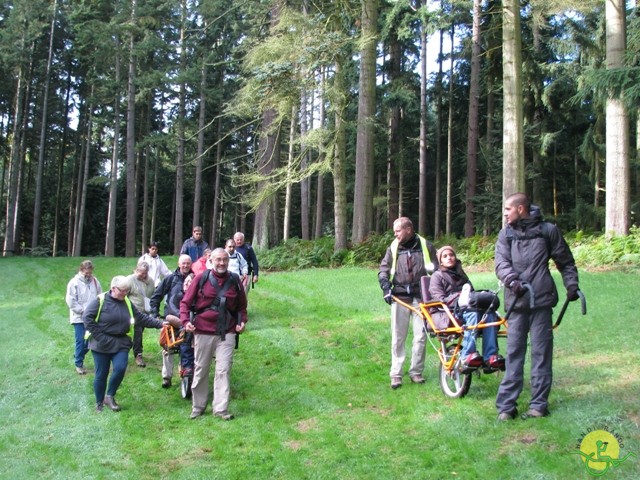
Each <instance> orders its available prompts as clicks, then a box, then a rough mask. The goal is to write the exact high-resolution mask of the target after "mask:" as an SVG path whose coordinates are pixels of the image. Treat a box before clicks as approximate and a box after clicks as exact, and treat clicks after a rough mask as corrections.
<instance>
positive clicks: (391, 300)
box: [383, 288, 393, 305]
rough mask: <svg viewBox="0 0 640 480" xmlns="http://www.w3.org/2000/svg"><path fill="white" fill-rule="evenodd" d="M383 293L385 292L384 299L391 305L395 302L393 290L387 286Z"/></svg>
mask: <svg viewBox="0 0 640 480" xmlns="http://www.w3.org/2000/svg"><path fill="white" fill-rule="evenodd" d="M383 293H384V301H385V302H387V303H388V304H389V305H391V304H392V303H393V298H392V297H391V290H389V289H388V288H387V289H385V290H383Z"/></svg>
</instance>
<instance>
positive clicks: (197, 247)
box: [180, 237, 209, 262]
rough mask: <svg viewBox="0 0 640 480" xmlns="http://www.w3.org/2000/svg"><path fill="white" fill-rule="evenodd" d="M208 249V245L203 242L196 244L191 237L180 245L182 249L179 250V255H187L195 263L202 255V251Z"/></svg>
mask: <svg viewBox="0 0 640 480" xmlns="http://www.w3.org/2000/svg"><path fill="white" fill-rule="evenodd" d="M207 248H209V244H208V243H207V242H205V241H204V240H200V241H199V242H196V241H195V240H194V239H193V237H189V238H187V239H186V240H185V241H184V243H183V244H182V248H181V249H180V255H183V254H185V253H186V254H187V255H189V256H190V257H191V261H192V262H195V261H196V260H198V259H199V258H200V257H201V256H202V255H204V251H205V250H206V249H207Z"/></svg>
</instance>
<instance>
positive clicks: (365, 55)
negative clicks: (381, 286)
mask: <svg viewBox="0 0 640 480" xmlns="http://www.w3.org/2000/svg"><path fill="white" fill-rule="evenodd" d="M361 5H362V34H361V38H362V49H361V50H360V81H359V88H358V127H357V134H356V173H355V186H354V196H353V231H352V234H351V240H352V241H353V243H360V242H362V241H363V240H364V239H365V237H366V236H367V235H368V234H369V233H370V231H371V226H372V224H373V180H374V172H373V167H374V135H375V128H374V122H375V114H376V45H377V38H378V29H377V22H378V0H362V1H361Z"/></svg>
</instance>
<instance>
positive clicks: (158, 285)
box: [66, 193, 579, 421]
mask: <svg viewBox="0 0 640 480" xmlns="http://www.w3.org/2000/svg"><path fill="white" fill-rule="evenodd" d="M504 219H505V227H504V228H503V229H502V230H501V231H500V233H499V235H498V239H497V242H496V246H495V272H496V275H497V277H498V279H499V280H500V281H501V282H502V283H503V284H504V285H505V287H506V289H505V295H504V300H505V308H506V309H507V310H509V311H510V312H511V314H510V316H509V319H508V334H507V348H506V353H505V357H503V356H502V355H500V353H499V352H498V343H497V329H496V328H495V327H488V328H484V329H482V330H483V333H482V337H483V339H482V347H483V348H482V355H479V354H478V353H477V351H476V345H475V343H476V342H475V340H476V335H475V334H473V333H472V331H471V330H466V331H465V334H464V337H463V343H462V354H461V359H462V361H461V362H460V365H459V367H458V368H460V369H462V370H461V371H463V372H464V373H468V372H469V371H472V370H473V369H476V368H479V367H484V368H486V369H489V371H496V370H504V371H505V373H504V377H503V378H502V381H501V383H500V386H499V388H498V394H497V398H496V408H497V411H498V420H500V421H504V420H511V419H514V418H516V416H517V414H518V410H517V401H518V398H519V396H520V394H521V392H522V390H523V386H524V362H525V357H526V352H527V341H528V339H529V337H530V341H531V400H530V402H529V406H528V410H527V411H526V412H525V413H524V414H523V415H522V417H523V418H535V417H545V416H547V415H549V408H548V399H549V393H550V391H551V383H552V357H553V326H552V309H553V307H555V306H556V304H557V303H558V292H557V289H556V286H555V283H554V280H553V278H552V276H551V272H550V270H549V259H553V260H554V262H555V264H556V266H557V267H558V270H559V271H560V273H561V275H562V279H563V282H564V287H565V289H566V292H567V298H568V299H569V300H570V301H574V300H577V299H578V298H579V287H578V271H577V268H576V265H575V261H574V258H573V255H572V253H571V250H570V249H569V246H568V245H567V242H566V241H565V239H564V238H563V236H562V234H561V232H560V230H559V229H558V228H557V227H556V226H555V225H553V224H551V223H548V222H545V221H544V220H543V218H542V215H541V213H540V210H539V208H538V207H536V206H535V205H532V204H531V202H530V200H529V198H528V197H527V196H526V195H525V194H523V193H516V194H513V195H511V196H509V197H508V198H507V199H506V201H505V204H504ZM393 231H394V236H395V240H394V241H393V242H392V243H391V245H390V246H389V248H388V249H387V251H386V254H385V256H384V258H383V259H382V261H381V263H380V268H379V272H378V281H379V284H380V287H381V289H382V292H383V298H384V300H385V301H386V302H387V303H388V304H389V305H391V369H390V372H389V375H390V377H391V388H392V389H394V390H397V389H399V388H400V387H401V386H402V381H403V376H404V375H403V369H404V363H405V357H406V354H405V343H406V341H407V337H408V333H409V328H410V327H411V328H412V331H413V340H412V350H411V362H410V366H409V370H408V372H407V373H408V377H409V379H410V381H411V383H414V384H423V383H425V378H424V376H423V373H424V366H425V348H426V340H427V335H428V332H427V328H425V323H424V320H423V319H422V318H421V316H420V315H418V314H417V313H416V312H419V311H420V310H419V304H420V302H421V299H422V292H421V279H422V277H423V276H425V275H430V276H431V279H430V282H429V294H430V297H431V299H432V300H435V301H439V302H442V304H445V305H447V306H448V307H449V308H450V310H451V311H454V312H456V314H457V315H458V320H459V321H460V322H461V323H463V324H464V325H476V324H477V323H478V315H479V312H478V311H477V310H474V309H469V308H467V307H468V305H469V303H470V298H471V297H472V296H473V295H474V290H473V286H472V284H471V282H470V280H469V277H468V276H467V274H466V273H465V272H464V269H463V268H462V264H461V262H460V260H459V259H458V258H457V256H456V252H455V250H454V248H453V247H452V246H450V245H446V246H443V247H441V248H440V249H438V250H436V249H435V247H434V246H433V244H432V243H430V242H429V241H427V240H426V239H425V238H423V237H421V236H420V235H418V234H417V233H416V232H415V231H414V228H413V224H412V222H411V220H410V219H409V218H407V217H400V218H398V219H397V220H395V222H394V224H393ZM93 269H94V267H93V264H92V262H91V261H90V260H85V261H83V262H82V263H81V264H80V269H79V272H78V274H77V275H76V276H75V277H74V278H73V279H72V280H71V281H70V282H69V284H68V286H67V296H66V300H67V304H68V306H69V309H70V321H71V324H72V325H73V327H74V329H75V369H76V372H77V373H78V374H80V375H84V374H86V373H87V370H86V368H85V366H84V357H85V354H86V353H87V352H88V351H89V350H91V352H92V354H93V359H94V365H95V378H94V384H93V385H94V393H95V399H96V410H97V411H102V410H103V408H104V406H105V405H106V406H107V407H109V408H110V409H111V410H114V411H119V410H120V408H121V407H120V405H119V404H118V403H117V402H116V399H115V396H116V392H117V390H118V387H119V386H120V384H121V382H122V380H123V378H124V375H125V372H126V369H127V365H128V357H129V350H131V349H133V354H134V358H135V362H136V364H137V365H138V366H139V367H144V366H145V362H144V359H143V350H142V343H143V342H142V337H143V332H144V328H158V329H159V328H163V327H164V328H169V326H171V327H173V328H176V329H182V331H183V332H186V333H185V338H186V340H185V341H184V342H182V343H181V344H180V369H181V372H182V373H184V372H187V371H188V373H189V374H192V375H193V383H192V386H191V394H192V409H191V414H190V418H192V419H195V418H198V417H200V416H202V415H203V414H204V412H205V410H206V405H207V400H208V393H209V385H208V377H209V371H210V368H211V363H212V362H213V361H214V359H215V376H214V382H213V401H212V413H213V415H214V416H216V417H219V418H221V419H223V420H231V419H232V418H234V417H233V414H231V413H230V412H229V410H228V405H229V397H230V375H231V366H232V363H233V353H234V349H235V348H236V346H237V339H238V335H240V334H241V333H242V332H243V331H244V329H245V326H246V323H247V294H248V291H249V288H250V285H251V284H252V283H255V282H256V281H258V262H257V258H256V255H255V252H254V251H253V249H252V248H251V246H250V245H248V244H247V243H245V241H244V235H243V234H242V233H241V232H237V233H236V234H235V235H234V237H233V238H232V239H229V240H228V241H227V242H225V244H224V248H222V247H220V248H215V249H213V250H211V249H210V248H209V245H208V244H207V242H205V241H204V240H203V239H202V228H201V227H198V226H196V227H194V228H193V235H192V237H190V238H188V239H187V240H185V242H184V245H183V247H182V250H181V254H180V256H179V258H178V266H177V268H176V269H175V270H174V271H173V272H172V271H170V270H169V269H168V267H167V266H166V264H165V263H164V261H163V260H162V259H161V258H160V256H159V255H158V246H157V244H156V243H151V244H150V245H149V248H148V252H147V253H146V254H145V255H143V256H142V257H140V259H139V261H138V264H137V265H136V268H135V270H134V273H133V274H131V275H129V276H126V277H125V276H120V275H119V276H115V277H114V278H113V279H112V280H111V284H110V289H109V291H107V292H105V293H103V292H102V288H101V286H100V282H99V281H98V280H97V279H96V277H95V276H94V275H93ZM532 297H533V298H532ZM163 301H164V312H163V315H162V317H161V316H160V305H161V303H162V302H163ZM514 302H515V305H513V304H514ZM402 303H404V304H408V305H411V306H413V307H415V309H416V311H414V310H413V309H409V308H406V307H405V306H403V305H402ZM511 307H513V308H511ZM438 310H439V309H438V308H434V309H433V311H432V312H431V315H432V316H433V320H434V322H435V325H436V328H438V329H441V328H446V327H447V326H448V322H449V320H448V318H447V316H446V315H442V313H443V312H439V311H438ZM488 313H489V314H492V312H488ZM491 321H492V320H491V319H489V323H490V322H491ZM132 330H133V339H131V337H130V332H131V331H132ZM163 355H164V356H163V364H162V387H163V388H170V387H171V385H172V382H171V379H172V376H173V355H172V354H171V351H170V350H167V351H163ZM110 368H111V369H112V372H111V377H110V378H109V381H108V383H107V379H108V377H109V370H110Z"/></svg>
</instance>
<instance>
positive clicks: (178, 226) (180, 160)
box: [173, 0, 196, 255]
mask: <svg viewBox="0 0 640 480" xmlns="http://www.w3.org/2000/svg"><path fill="white" fill-rule="evenodd" d="M180 8H181V12H182V13H181V15H182V19H181V26H180V68H181V69H182V71H184V69H185V68H186V66H187V52H186V43H187V42H186V35H187V33H186V29H187V25H186V23H187V19H186V16H187V1H186V0H181V7H180ZM179 88H180V91H179V93H178V118H177V122H176V123H177V125H176V133H177V135H178V152H177V153H178V154H177V157H176V200H175V202H176V203H175V207H176V208H175V227H174V238H173V253H174V255H178V254H179V253H180V248H182V243H183V240H184V239H183V238H182V237H183V232H182V230H183V221H184V161H185V138H184V136H185V125H184V124H185V121H186V115H187V113H186V106H185V105H186V98H185V97H186V89H187V87H186V85H185V81H184V79H183V80H181V81H180V87H179ZM195 226H196V225H193V227H195Z"/></svg>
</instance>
